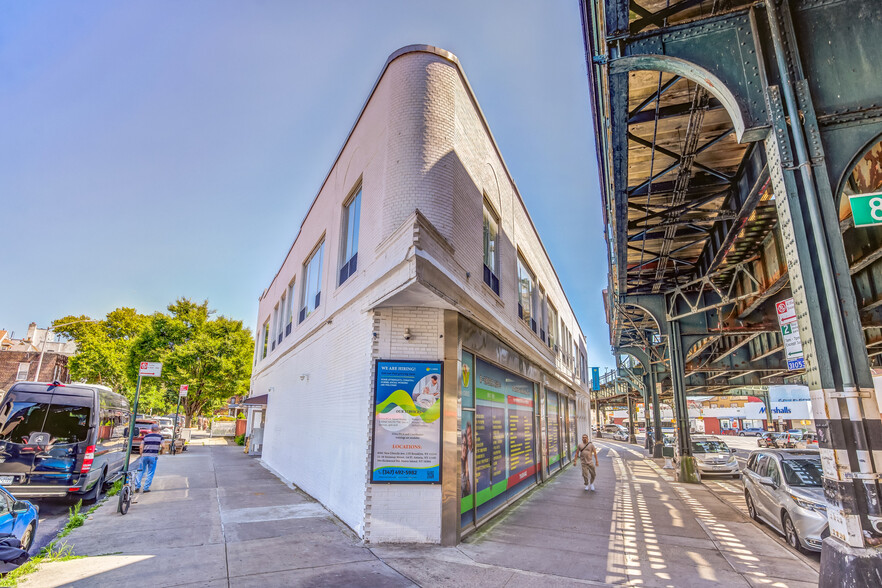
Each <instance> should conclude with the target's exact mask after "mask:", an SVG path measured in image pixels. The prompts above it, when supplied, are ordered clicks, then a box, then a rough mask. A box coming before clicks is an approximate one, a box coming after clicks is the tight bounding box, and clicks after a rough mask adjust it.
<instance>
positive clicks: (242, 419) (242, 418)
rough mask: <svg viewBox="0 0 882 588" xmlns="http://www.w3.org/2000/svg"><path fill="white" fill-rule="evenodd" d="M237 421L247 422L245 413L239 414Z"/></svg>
mask: <svg viewBox="0 0 882 588" xmlns="http://www.w3.org/2000/svg"><path fill="white" fill-rule="evenodd" d="M236 419H237V420H240V421H244V420H245V413H244V412H240V413H239V414H237V415H236Z"/></svg>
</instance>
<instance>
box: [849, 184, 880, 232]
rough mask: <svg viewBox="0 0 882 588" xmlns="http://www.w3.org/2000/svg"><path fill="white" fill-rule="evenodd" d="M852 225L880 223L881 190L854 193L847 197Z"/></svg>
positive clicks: (868, 225) (865, 225)
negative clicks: (852, 220)
mask: <svg viewBox="0 0 882 588" xmlns="http://www.w3.org/2000/svg"><path fill="white" fill-rule="evenodd" d="M848 203H849V204H850V205H851V215H852V217H853V218H854V226H856V227H871V226H873V225H882V192H874V193H872V194H854V195H852V196H849V197H848Z"/></svg>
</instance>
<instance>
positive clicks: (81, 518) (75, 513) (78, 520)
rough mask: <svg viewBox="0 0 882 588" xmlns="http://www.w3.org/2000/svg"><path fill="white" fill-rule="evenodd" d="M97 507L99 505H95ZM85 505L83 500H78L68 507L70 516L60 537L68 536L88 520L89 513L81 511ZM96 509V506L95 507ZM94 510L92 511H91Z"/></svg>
mask: <svg viewBox="0 0 882 588" xmlns="http://www.w3.org/2000/svg"><path fill="white" fill-rule="evenodd" d="M95 506H96V507H97V506H98V505H95ZM82 507H83V501H82V500H77V503H76V504H75V505H73V506H72V507H70V508H69V509H68V512H69V513H70V518H68V520H67V524H66V525H64V528H63V529H62V530H61V532H60V533H59V534H58V538H59V539H60V538H62V537H67V536H68V535H69V534H70V532H71V531H73V530H74V529H76V528H77V527H82V526H83V523H85V522H86V516H87V515H88V514H89V513H81V512H80V509H81V508H82ZM93 510H94V508H93ZM89 512H92V511H89Z"/></svg>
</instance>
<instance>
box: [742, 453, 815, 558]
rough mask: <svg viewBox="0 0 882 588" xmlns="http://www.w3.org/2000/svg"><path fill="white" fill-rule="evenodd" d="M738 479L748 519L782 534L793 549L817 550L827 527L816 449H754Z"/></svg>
mask: <svg viewBox="0 0 882 588" xmlns="http://www.w3.org/2000/svg"><path fill="white" fill-rule="evenodd" d="M742 480H743V481H744V500H745V501H746V502H747V511H748V513H749V514H750V517H751V518H752V519H754V520H757V521H763V522H765V523H766V524H768V525H769V526H770V527H772V528H773V529H775V530H776V531H778V532H780V533H782V534H783V535H784V537H785V538H786V539H787V543H788V544H790V546H791V547H793V548H794V549H797V550H811V551H820V550H821V542H822V541H823V540H824V538H825V537H827V536H828V535H829V534H830V530H829V528H828V526H827V505H826V503H825V501H824V486H823V473H822V471H821V455H820V452H818V451H816V450H786V449H757V450H755V451H753V452H752V453H751V454H750V458H748V460H747V466H746V467H745V468H744V476H743V478H742Z"/></svg>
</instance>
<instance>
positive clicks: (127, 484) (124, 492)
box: [117, 460, 141, 515]
mask: <svg viewBox="0 0 882 588" xmlns="http://www.w3.org/2000/svg"><path fill="white" fill-rule="evenodd" d="M138 463H139V464H140V460H138ZM140 469H141V468H138V469H136V470H134V471H129V470H128V469H126V471H125V472H123V478H122V480H123V485H122V488H120V489H119V503H118V504H117V512H119V514H121V515H125V514H126V513H127V512H129V507H130V506H132V501H133V499H134V498H135V488H134V486H135V480H134V474H137V473H138V472H139V471H140Z"/></svg>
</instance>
